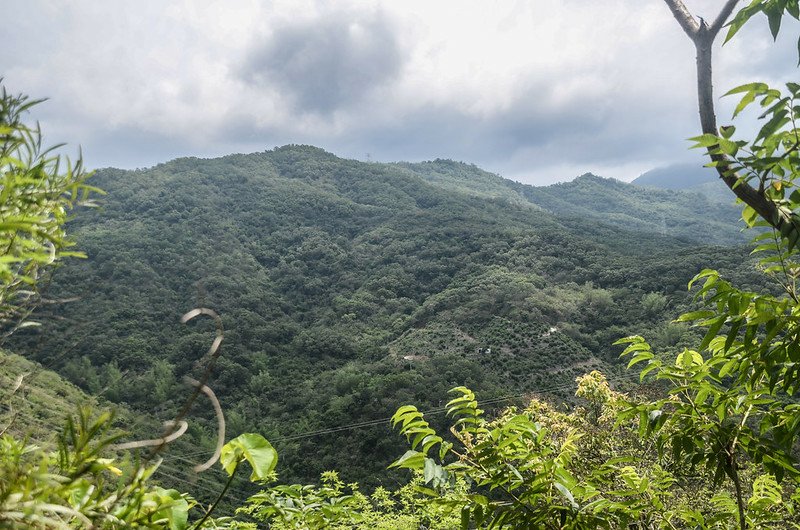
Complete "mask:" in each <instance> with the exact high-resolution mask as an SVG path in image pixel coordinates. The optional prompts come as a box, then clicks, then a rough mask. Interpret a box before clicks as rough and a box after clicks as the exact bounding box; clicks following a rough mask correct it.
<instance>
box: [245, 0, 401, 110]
mask: <svg viewBox="0 0 800 530" xmlns="http://www.w3.org/2000/svg"><path fill="white" fill-rule="evenodd" d="M396 32H397V28H396V27H395V26H394V25H393V23H392V21H391V20H389V19H388V18H387V17H386V15H385V13H384V12H383V11H381V10H374V11H361V12H359V11H349V10H346V11H342V12H334V13H326V14H324V15H322V16H319V17H317V18H314V19H306V20H301V21H298V22H294V23H293V24H291V25H285V26H281V27H277V28H275V29H274V30H273V31H272V33H271V34H269V35H268V36H266V38H264V39H263V41H262V42H259V43H258V44H256V45H255V46H254V47H253V48H252V49H250V50H249V51H248V53H247V57H246V60H245V62H244V65H243V66H242V68H241V69H240V71H239V72H238V75H239V76H240V78H241V79H243V80H244V81H246V82H247V83H250V84H252V85H255V86H256V87H277V88H279V89H280V90H281V91H282V92H283V93H284V94H288V95H289V99H290V100H292V101H293V102H294V103H295V105H296V111H297V112H299V113H307V112H317V113H331V112H333V111H335V110H337V109H340V108H342V107H348V106H351V105H353V104H356V103H358V102H359V101H361V100H362V99H363V98H364V97H365V96H366V95H368V94H369V93H371V92H372V91H373V90H374V89H375V88H376V87H378V86H381V85H385V84H386V83H388V82H390V81H392V80H393V79H394V78H396V77H397V76H398V74H399V72H400V69H401V68H402V64H403V57H402V55H401V50H400V44H399V42H398V38H397V36H396Z"/></svg>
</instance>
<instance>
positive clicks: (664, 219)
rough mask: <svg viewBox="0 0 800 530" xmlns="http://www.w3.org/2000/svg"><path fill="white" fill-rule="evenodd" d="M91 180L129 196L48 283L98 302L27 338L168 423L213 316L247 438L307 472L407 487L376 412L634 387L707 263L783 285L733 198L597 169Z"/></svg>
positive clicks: (115, 202)
mask: <svg viewBox="0 0 800 530" xmlns="http://www.w3.org/2000/svg"><path fill="white" fill-rule="evenodd" d="M91 182H92V184H93V185H95V186H97V187H99V188H101V189H103V190H105V191H106V192H107V193H108V195H107V196H104V197H102V198H100V199H99V200H100V202H101V204H102V208H101V209H99V210H97V211H95V212H85V213H82V215H80V216H78V217H77V218H76V219H75V220H74V221H72V222H71V223H70V226H69V228H70V229H71V230H72V233H73V234H74V235H75V237H76V238H77V239H78V241H79V242H80V245H81V248H82V249H83V250H85V252H86V253H87V255H88V256H89V257H88V259H86V260H73V261H71V262H69V263H68V264H67V265H65V266H64V267H62V268H61V269H59V270H58V271H57V272H56V275H55V277H54V280H53V282H52V285H51V286H50V288H49V292H48V296H51V297H54V298H56V299H74V298H76V299H77V300H74V301H71V302H69V303H66V304H63V305H60V306H58V307H56V308H53V307H52V306H46V308H45V309H46V312H42V313H40V314H38V315H35V316H34V318H35V319H37V320H38V321H41V322H43V323H44V326H42V327H37V328H29V329H23V330H20V331H18V332H17V333H16V334H15V335H14V336H13V337H12V339H13V340H12V341H11V342H10V346H11V347H12V349H16V350H25V351H28V352H30V355H32V356H33V358H35V359H37V360H38V361H40V362H42V363H44V364H45V365H46V366H49V367H53V368H57V369H58V370H59V371H60V373H62V374H63V375H64V376H65V377H67V378H68V379H69V380H71V381H73V382H74V383H76V384H78V385H80V386H81V387H82V388H84V389H85V390H86V391H87V392H90V393H98V392H100V391H102V392H103V395H104V396H105V397H106V398H107V399H109V400H111V401H113V402H117V403H125V404H126V405H128V406H130V407H131V408H133V409H134V410H137V411H140V412H142V413H144V412H147V413H153V412H154V413H155V415H156V416H158V415H163V418H161V419H164V420H166V419H169V415H170V414H172V413H173V410H174V409H175V408H176V407H177V405H178V402H179V401H180V400H181V399H183V395H184V392H183V391H182V385H181V383H180V381H181V378H182V377H183V376H185V375H193V376H194V377H196V376H197V375H196V374H197V369H198V368H197V366H196V364H197V360H198V359H200V358H201V357H202V356H203V352H204V351H205V350H206V349H207V347H208V343H209V340H210V339H209V337H210V336H211V335H210V329H211V328H210V327H204V326H203V325H192V326H191V327H186V326H181V325H180V324H179V322H178V320H179V318H180V316H181V314H183V313H184V312H185V311H187V310H189V309H191V308H192V307H195V306H208V307H211V308H213V309H215V310H216V311H218V312H219V313H220V314H221V315H222V317H223V322H224V325H225V330H226V331H225V333H226V335H225V342H224V346H223V348H222V353H221V356H220V359H219V361H218V363H217V365H216V368H215V372H214V374H213V377H212V383H211V384H212V388H213V389H214V391H215V392H216V393H217V395H218V396H220V399H221V400H222V404H223V407H224V409H225V411H226V416H227V419H228V426H229V430H230V431H231V432H232V433H233V434H238V433H240V432H250V431H254V432H259V433H262V434H264V435H265V436H267V438H268V439H270V440H271V441H272V442H273V443H274V444H275V446H276V448H277V449H278V450H279V451H280V454H281V455H282V461H281V468H280V472H281V476H282V477H283V478H286V479H287V480H306V481H308V480H313V479H314V478H315V477H317V476H318V475H319V473H320V472H322V471H325V470H328V469H339V470H342V475H343V478H344V479H345V480H347V481H352V480H358V481H359V482H361V483H362V484H364V485H365V486H367V487H371V486H375V485H377V484H380V483H385V481H386V480H389V481H390V482H389V484H392V483H394V482H393V481H394V480H397V477H396V476H394V477H392V476H391V475H390V474H388V473H387V472H386V465H387V464H388V463H389V462H390V461H391V459H392V457H393V456H394V455H396V454H397V452H398V451H399V450H400V448H401V446H402V442H401V440H400V439H398V438H397V437H396V436H391V434H390V430H389V426H388V422H386V421H384V422H379V421H378V420H382V419H384V420H385V419H386V418H388V417H389V416H390V415H391V413H392V412H393V410H394V409H395V408H396V406H397V405H398V404H401V403H409V402H413V403H419V404H420V405H422V406H424V407H427V408H436V407H438V406H440V405H441V404H442V403H441V400H442V398H443V396H445V395H446V392H447V390H448V389H450V388H452V387H454V386H458V385H467V386H469V387H470V388H472V389H474V390H475V391H478V392H480V393H481V395H482V396H484V397H485V398H486V399H490V400H495V399H497V398H505V397H510V396H513V397H514V399H511V400H508V401H504V400H498V401H496V402H495V403H496V405H495V406H498V407H499V406H503V405H507V404H510V403H513V402H515V400H516V401H518V402H521V399H522V398H523V396H525V395H528V394H532V393H534V394H542V395H548V396H551V397H552V398H553V399H556V400H558V401H561V400H565V399H567V400H569V397H570V396H571V395H572V394H573V393H574V382H573V381H574V379H575V377H576V376H578V375H581V374H583V373H586V372H588V371H590V370H592V369H594V368H598V369H602V370H603V371H604V372H605V373H607V374H608V375H609V376H610V377H613V381H614V384H615V386H617V387H619V388H627V387H628V386H629V383H628V381H629V380H630V379H631V378H633V377H634V376H629V375H624V374H623V372H622V370H621V368H620V366H619V363H618V361H617V357H618V355H619V353H620V351H621V349H620V348H618V347H614V346H612V343H613V342H614V341H615V340H616V339H618V338H620V337H624V336H626V335H629V334H631V333H633V332H636V331H642V330H647V335H648V337H649V338H651V339H652V340H653V343H654V344H656V345H658V346H664V347H679V346H682V345H689V344H690V343H691V342H692V341H693V340H694V339H695V335H694V334H693V333H692V332H691V331H690V330H689V328H688V327H686V326H685V325H683V324H675V323H671V320H672V318H674V315H676V314H677V313H679V312H680V311H682V310H685V309H687V308H688V307H689V306H690V303H691V298H690V295H689V293H688V292H687V290H686V283H687V282H688V280H689V279H690V278H691V277H692V276H693V275H694V274H696V273H697V272H699V271H700V270H701V269H702V268H703V267H706V266H709V265H711V266H714V267H718V268H720V269H721V270H723V271H726V273H728V274H729V275H732V276H733V277H735V279H736V280H737V281H738V282H739V283H740V284H745V285H749V284H753V283H757V284H758V285H763V284H764V281H763V279H761V278H760V277H759V276H758V275H757V274H756V271H755V267H754V266H750V267H742V266H741V263H742V262H743V261H745V262H746V261H747V260H748V258H747V253H748V251H747V249H746V248H745V247H744V246H730V245H728V246H719V245H715V246H709V245H707V244H705V245H704V244H701V241H713V242H719V243H726V242H732V241H741V240H742V239H743V236H742V234H741V233H740V230H739V228H738V227H737V226H736V224H734V223H733V222H729V221H728V220H729V219H730V218H732V217H733V216H734V215H735V208H733V207H732V206H730V207H729V206H727V205H712V204H710V203H706V204H705V205H704V206H705V207H704V208H701V209H697V208H693V206H696V205H697V204H698V201H699V200H701V199H698V197H697V196H696V195H692V194H684V193H681V192H679V191H660V190H645V189H639V188H636V187H634V186H631V185H628V184H624V183H621V182H619V181H615V180H611V179H602V178H599V177H594V176H589V175H587V176H584V177H581V178H579V179H577V180H575V181H574V182H572V183H570V184H561V185H555V186H550V187H546V188H534V187H530V186H522V185H519V184H516V183H514V182H512V181H508V180H505V179H502V178H500V177H497V176H496V175H491V174H488V173H486V172H484V171H481V170H480V169H478V168H477V167H475V166H470V165H466V164H461V163H456V162H452V161H446V160H437V161H433V162H427V163H420V164H377V163H363V162H358V161H353V160H344V159H340V158H337V157H336V156H334V155H332V154H330V153H327V152H325V151H323V150H321V149H318V148H314V147H308V146H286V147H281V148H277V149H274V150H271V151H266V152H263V153H256V154H250V155H232V156H228V157H223V158H219V159H214V160H200V159H179V160H175V161H172V162H169V163H166V164H162V165H159V166H156V167H154V168H151V169H147V170H138V171H120V170H115V169H105V170H102V171H99V172H97V174H96V175H95V176H94V177H93V178H92V179H91ZM569 204H574V205H578V206H576V207H571V208H567V207H566V205H569ZM701 204H702V203H701ZM648 212H659V216H657V217H655V218H654V217H653V215H648ZM694 212H697V213H694ZM603 220H607V221H608V222H607V223H604V222H602V221H603ZM624 226H627V227H628V229H624V228H622V227H624ZM665 226H667V227H669V226H676V227H681V228H680V229H679V230H676V233H675V234H671V233H670V230H669V229H667V230H666V233H667V235H663V234H664V233H665V230H664V227H665ZM698 227H701V228H698ZM206 326H210V324H207V325H206ZM200 414H201V415H202V414H204V413H203V412H200ZM205 414H206V415H207V416H208V419H209V420H211V421H213V414H212V413H211V411H207V412H206V413H205ZM363 422H374V423H373V424H372V425H367V426H365V427H362V428H360V429H353V430H349V429H348V430H338V429H341V428H343V427H344V428H346V427H347V426H352V425H357V424H360V423H363ZM199 425H201V424H197V423H195V424H193V427H192V429H191V430H190V436H191V437H193V439H194V440H195V443H199V444H205V445H206V447H211V445H212V443H213V429H212V428H211V425H213V423H210V424H209V427H208V428H201V427H200V426H199ZM327 430H333V431H335V432H333V433H327V434H326V432H325V431H327ZM155 434H156V433H154V435H155ZM312 434H313V436H312ZM195 451H196V450H195Z"/></svg>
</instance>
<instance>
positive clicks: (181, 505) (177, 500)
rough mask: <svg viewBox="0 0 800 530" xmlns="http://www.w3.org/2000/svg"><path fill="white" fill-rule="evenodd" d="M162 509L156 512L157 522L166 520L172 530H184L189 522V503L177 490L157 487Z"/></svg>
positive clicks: (159, 503) (154, 516)
mask: <svg viewBox="0 0 800 530" xmlns="http://www.w3.org/2000/svg"><path fill="white" fill-rule="evenodd" d="M155 491H156V493H157V494H158V496H159V499H158V501H157V502H158V505H159V506H161V508H160V509H159V510H158V511H157V512H155V514H154V515H153V518H154V519H155V520H159V519H166V520H167V524H169V529H170V530H184V529H185V528H186V527H187V523H188V521H189V503H188V502H187V501H186V499H185V498H184V497H183V495H181V493H180V492H179V491H177V490H172V489H170V490H166V489H164V488H160V487H156V488H155Z"/></svg>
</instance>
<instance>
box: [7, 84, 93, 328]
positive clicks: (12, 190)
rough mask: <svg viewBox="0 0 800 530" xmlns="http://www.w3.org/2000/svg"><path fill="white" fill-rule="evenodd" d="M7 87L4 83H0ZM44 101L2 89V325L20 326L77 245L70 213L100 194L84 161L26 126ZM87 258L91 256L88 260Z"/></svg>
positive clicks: (76, 254) (34, 128)
mask: <svg viewBox="0 0 800 530" xmlns="http://www.w3.org/2000/svg"><path fill="white" fill-rule="evenodd" d="M0 85H2V78H0ZM38 103H41V101H40V100H31V99H29V98H28V97H27V96H24V95H13V94H11V93H9V92H8V91H7V90H6V88H5V86H0V178H2V181H0V249H2V250H1V251H0V324H2V325H3V326H5V327H8V326H10V325H13V324H16V323H18V320H19V319H20V318H23V317H24V316H25V315H26V312H27V311H29V310H30V309H31V308H32V307H33V304H34V302H35V301H36V300H37V297H38V294H39V293H38V290H37V289H38V286H37V282H38V281H39V280H40V279H41V278H42V277H43V275H44V273H45V272H46V271H47V270H48V269H49V268H51V266H52V265H53V264H54V263H55V262H57V261H58V260H61V259H62V258H64V257H68V256H73V257H74V256H83V254H81V253H79V252H75V251H71V250H68V249H69V248H70V247H72V246H73V245H74V243H73V241H72V239H71V238H69V237H68V236H67V233H66V229H65V225H66V222H67V220H68V219H69V213H70V211H71V210H72V209H73V208H74V207H76V206H79V205H92V204H93V203H92V202H91V199H90V194H91V193H92V192H98V191H99V190H97V189H96V188H93V187H91V186H88V185H87V184H86V183H85V181H86V179H87V178H88V177H89V176H90V174H89V173H87V172H86V171H85V170H84V169H83V164H82V160H81V159H80V157H79V158H78V160H77V162H75V163H74V164H73V163H71V162H70V161H69V159H67V158H63V157H62V156H61V155H58V154H56V152H55V151H56V149H58V148H59V147H60V146H54V147H50V148H45V147H43V145H42V137H41V131H40V130H39V127H38V125H36V126H31V125H29V124H26V123H25V122H24V121H23V119H24V117H25V115H26V114H27V112H28V111H29V110H30V109H31V108H32V107H33V106H35V105H37V104H38ZM84 257H85V256H84Z"/></svg>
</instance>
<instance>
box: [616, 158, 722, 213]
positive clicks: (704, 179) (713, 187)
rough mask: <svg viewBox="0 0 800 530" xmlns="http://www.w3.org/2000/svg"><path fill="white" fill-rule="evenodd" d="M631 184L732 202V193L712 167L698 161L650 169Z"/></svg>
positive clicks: (716, 200)
mask: <svg viewBox="0 0 800 530" xmlns="http://www.w3.org/2000/svg"><path fill="white" fill-rule="evenodd" d="M631 184H633V185H635V186H643V187H648V188H659V189H665V190H683V191H688V192H696V193H700V194H701V195H703V196H704V197H706V198H707V199H709V200H711V201H715V202H722V203H727V204H730V203H733V195H732V194H731V192H730V190H729V189H728V188H727V187H726V186H725V184H723V183H722V181H721V180H720V179H719V177H718V176H717V173H716V171H714V169H713V168H708V167H703V165H702V164H700V163H687V164H673V165H670V166H666V167H661V168H656V169H651V170H650V171H647V172H646V173H643V174H642V175H640V176H639V177H638V178H636V179H634V180H633V181H632V182H631Z"/></svg>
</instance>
